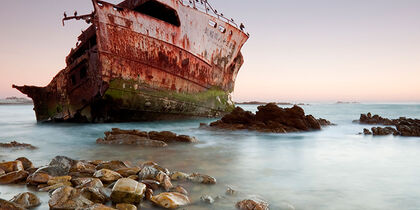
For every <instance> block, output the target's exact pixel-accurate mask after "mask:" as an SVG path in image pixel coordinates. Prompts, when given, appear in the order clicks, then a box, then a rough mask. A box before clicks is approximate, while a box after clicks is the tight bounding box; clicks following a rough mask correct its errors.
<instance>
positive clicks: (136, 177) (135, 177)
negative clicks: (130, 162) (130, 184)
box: [127, 175, 139, 181]
mask: <svg viewBox="0 0 420 210" xmlns="http://www.w3.org/2000/svg"><path fill="white" fill-rule="evenodd" d="M127 178H129V179H132V180H136V181H137V180H139V176H137V175H131V176H129V177H127Z"/></svg>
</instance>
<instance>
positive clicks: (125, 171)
mask: <svg viewBox="0 0 420 210" xmlns="http://www.w3.org/2000/svg"><path fill="white" fill-rule="evenodd" d="M140 170H141V168H139V167H135V168H120V169H118V170H116V172H117V173H119V174H120V175H121V176H123V177H129V176H132V175H136V174H138V173H139V172H140Z"/></svg>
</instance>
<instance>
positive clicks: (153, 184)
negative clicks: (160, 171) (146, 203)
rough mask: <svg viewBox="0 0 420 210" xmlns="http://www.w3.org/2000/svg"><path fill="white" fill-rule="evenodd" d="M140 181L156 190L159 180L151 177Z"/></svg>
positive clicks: (148, 187)
mask: <svg viewBox="0 0 420 210" xmlns="http://www.w3.org/2000/svg"><path fill="white" fill-rule="evenodd" d="M141 183H143V184H145V185H146V187H147V189H152V190H154V191H156V190H158V189H159V186H160V182H158V181H156V180H151V179H146V180H142V181H141Z"/></svg>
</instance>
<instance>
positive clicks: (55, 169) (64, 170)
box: [44, 156, 77, 176]
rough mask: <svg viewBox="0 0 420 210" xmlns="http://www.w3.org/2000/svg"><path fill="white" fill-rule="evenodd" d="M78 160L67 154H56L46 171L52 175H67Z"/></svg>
mask: <svg viewBox="0 0 420 210" xmlns="http://www.w3.org/2000/svg"><path fill="white" fill-rule="evenodd" d="M76 162H77V161H76V160H73V159H71V158H68V157H65V156H56V157H55V158H54V159H52V160H51V162H50V164H49V165H48V167H47V168H45V169H44V171H46V172H47V173H48V174H49V175H51V176H66V175H68V173H69V172H70V169H71V167H72V166H73V165H74V164H75V163H76Z"/></svg>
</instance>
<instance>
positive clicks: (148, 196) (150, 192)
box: [145, 188, 153, 201]
mask: <svg viewBox="0 0 420 210" xmlns="http://www.w3.org/2000/svg"><path fill="white" fill-rule="evenodd" d="M152 197H153V190H152V189H150V188H147V189H146V193H145V198H146V199H147V200H149V201H151V200H152Z"/></svg>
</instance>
